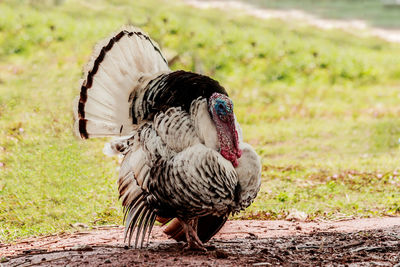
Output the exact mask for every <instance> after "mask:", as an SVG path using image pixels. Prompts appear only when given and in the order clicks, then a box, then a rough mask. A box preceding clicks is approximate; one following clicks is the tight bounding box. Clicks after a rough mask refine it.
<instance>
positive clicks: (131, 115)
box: [74, 27, 261, 247]
mask: <svg viewBox="0 0 400 267" xmlns="http://www.w3.org/2000/svg"><path fill="white" fill-rule="evenodd" d="M215 94H218V95H220V96H221V99H225V98H227V93H226V91H225V89H224V88H223V87H222V86H221V85H220V84H219V83H218V82H217V81H215V80H213V79H211V78H209V77H207V76H203V75H200V74H196V73H191V72H185V71H174V72H173V71H171V70H170V69H169V68H168V65H167V62H166V60H165V58H164V56H163V55H162V53H161V51H160V48H159V47H158V45H157V44H156V43H155V42H154V41H153V40H151V39H150V38H149V37H148V35H146V34H145V33H144V32H143V31H141V30H140V29H137V28H133V27H126V28H123V29H121V30H120V31H119V32H117V33H115V34H114V35H112V36H111V37H110V38H108V39H106V40H104V41H102V42H101V43H100V44H99V45H97V46H96V48H95V52H94V54H93V56H92V59H91V60H90V62H89V63H88V65H87V68H86V71H85V77H84V80H83V81H82V86H81V92H80V96H79V97H78V98H77V100H76V101H75V104H74V114H75V126H74V129H75V132H76V134H77V135H78V136H79V137H81V138H82V139H87V138H92V137H100V136H108V137H116V138H117V139H115V140H113V141H111V142H110V143H108V144H106V147H105V149H104V150H105V152H107V153H111V154H120V155H122V156H123V161H122V163H121V168H120V174H119V180H118V185H119V194H120V199H121V201H122V205H123V207H124V210H125V218H124V219H125V225H126V227H125V240H127V242H128V243H129V244H130V243H131V242H132V240H133V243H134V244H135V247H137V246H139V247H142V246H143V244H144V241H145V239H146V235H147V238H148V237H149V235H150V232H151V230H152V227H153V225H154V222H155V221H156V220H157V219H158V220H160V221H161V218H166V219H164V220H163V221H164V222H166V221H171V220H172V222H171V223H170V224H169V226H168V227H167V229H166V232H167V234H169V235H170V236H171V237H172V238H175V239H177V240H182V239H183V240H184V239H186V238H190V239H192V241H191V242H192V243H190V242H189V241H190V240H187V241H188V242H189V245H190V244H192V245H193V244H197V246H198V247H202V243H201V242H206V241H207V240H209V239H210V238H211V237H212V236H213V235H214V234H215V233H216V232H217V231H218V230H219V229H220V228H221V227H222V226H223V225H224V223H225V222H226V220H227V218H228V216H229V215H230V214H232V213H236V212H239V211H240V210H243V209H245V208H246V207H248V206H249V205H250V204H251V203H252V201H253V200H254V198H255V197H256V195H257V192H258V191H259V189H260V181H261V164H260V159H259V157H258V156H257V154H256V152H255V151H254V149H253V148H252V147H251V146H250V145H248V144H246V143H243V139H242V136H241V130H240V126H239V124H238V123H237V121H236V120H235V119H234V120H235V122H234V123H233V125H234V126H232V127H234V128H236V130H235V132H236V134H233V135H232V137H231V138H236V139H237V142H238V148H237V149H239V148H240V151H241V156H240V155H239V156H238V157H240V158H238V161H237V162H235V161H232V162H231V159H230V157H228V156H226V155H225V156H223V155H222V154H223V153H221V149H222V145H221V140H222V139H221V140H220V139H219V138H226V137H224V136H222V137H221V132H219V131H221V129H220V128H218V127H219V126H218V125H217V124H216V122H215V120H214V119H213V117H212V115H211V113H212V108H213V107H211V106H210V105H211V104H210V103H211V102H210V101H211V100H210V99H212V98H213V97H214V96H215ZM232 116H233V118H234V115H232ZM232 120H233V119H232ZM235 135H237V136H238V137H235ZM236 139H235V140H236ZM224 140H225V139H224ZM238 151H239V150H238ZM174 218H175V219H174ZM188 229H189V230H188ZM193 231H195V232H196V231H197V233H194V232H193ZM185 234H186V236H185ZM196 242H197V243H196Z"/></svg>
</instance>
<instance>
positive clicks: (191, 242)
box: [180, 219, 207, 252]
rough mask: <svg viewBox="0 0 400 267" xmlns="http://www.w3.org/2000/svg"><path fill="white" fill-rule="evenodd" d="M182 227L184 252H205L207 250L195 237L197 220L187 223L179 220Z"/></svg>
mask: <svg viewBox="0 0 400 267" xmlns="http://www.w3.org/2000/svg"><path fill="white" fill-rule="evenodd" d="M180 221H181V224H182V225H183V230H184V231H185V235H186V241H187V245H186V247H185V248H184V250H185V251H188V250H199V251H204V252H206V251H207V249H206V248H205V247H204V244H203V242H201V240H200V239H199V237H198V236H197V232H196V228H197V219H194V220H193V219H192V220H189V221H183V220H180Z"/></svg>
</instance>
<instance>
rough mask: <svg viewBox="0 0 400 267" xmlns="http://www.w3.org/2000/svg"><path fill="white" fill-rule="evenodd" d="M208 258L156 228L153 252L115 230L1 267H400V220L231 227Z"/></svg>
mask: <svg viewBox="0 0 400 267" xmlns="http://www.w3.org/2000/svg"><path fill="white" fill-rule="evenodd" d="M206 245H207V250H208V251H207V252H198V251H184V250H183V247H184V244H183V243H177V242H175V241H172V240H168V239H167V237H166V236H165V235H164V234H163V232H162V229H161V227H157V226H156V227H155V228H154V230H153V233H152V235H151V237H150V243H149V245H148V247H147V248H144V249H134V248H130V247H127V246H125V244H124V240H123V227H121V226H114V227H113V226H108V227H103V228H99V229H97V230H90V231H83V232H82V231H81V232H76V233H72V234H60V235H52V236H45V237H39V238H29V239H24V240H19V241H17V242H16V243H13V244H0V255H1V256H3V258H2V261H3V262H2V263H0V266H67V265H68V266H82V265H83V266H157V265H159V266H230V265H232V264H235V265H237V266H277V265H283V266H289V265H290V266H318V265H323V266H338V265H339V266H397V267H399V266H400V217H388V218H380V219H376V218H371V219H357V220H348V221H336V222H291V221H229V222H228V223H227V224H226V225H225V226H224V227H223V229H222V230H221V232H220V233H219V234H217V235H216V236H215V237H214V238H213V239H212V240H211V241H210V242H208V243H207V244H206Z"/></svg>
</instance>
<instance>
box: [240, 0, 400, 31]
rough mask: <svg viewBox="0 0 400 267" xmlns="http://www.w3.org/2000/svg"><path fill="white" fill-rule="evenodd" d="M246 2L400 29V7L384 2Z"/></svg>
mask: <svg viewBox="0 0 400 267" xmlns="http://www.w3.org/2000/svg"><path fill="white" fill-rule="evenodd" d="M244 2H248V3H252V4H255V5H257V6H260V7H265V8H272V9H299V10H303V11H306V12H308V13H311V14H314V15H317V16H319V17H324V18H330V19H345V20H351V19H359V20H365V21H366V22H367V23H369V24H370V25H372V26H377V27H384V28H400V5H390V4H385V3H384V1H382V0H320V1H316V0H301V1H297V0H244ZM386 2H387V3H393V2H394V1H391V0H387V1H386Z"/></svg>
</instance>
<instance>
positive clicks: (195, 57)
mask: <svg viewBox="0 0 400 267" xmlns="http://www.w3.org/2000/svg"><path fill="white" fill-rule="evenodd" d="M126 23H133V24H135V25H140V26H141V27H142V28H144V29H145V30H146V31H147V32H149V33H150V35H151V36H152V37H153V38H154V39H155V40H156V41H157V42H159V43H160V45H161V46H162V47H163V50H165V51H166V54H167V55H168V57H173V56H174V55H179V57H178V59H177V60H176V61H175V63H174V64H173V66H172V69H185V70H192V71H199V72H203V73H205V74H207V75H210V76H212V77H214V78H215V79H217V80H219V81H220V82H221V83H222V84H223V85H224V86H225V87H226V88H227V89H228V91H229V93H230V95H231V97H232V99H233V100H234V102H235V109H236V111H235V112H236V114H237V116H238V119H239V121H240V122H241V124H242V126H243V130H244V133H245V139H246V141H248V142H249V143H251V144H252V145H254V146H255V147H256V149H257V151H258V153H259V154H260V155H261V157H262V161H263V184H262V191H261V193H260V195H259V197H258V198H257V200H256V202H255V203H254V205H253V206H252V207H251V208H249V209H248V210H247V211H246V212H244V213H242V214H241V215H240V216H239V217H241V218H260V219H264V218H283V217H285V216H286V215H287V214H288V213H289V212H290V210H291V209H298V210H301V211H304V212H306V213H307V214H308V215H309V218H310V219H314V218H325V219H329V218H338V217H343V216H362V217H365V216H383V215H399V214H400V206H399V203H400V193H399V192H400V174H399V172H400V170H399V167H398V165H399V164H398V162H399V160H398V159H399V156H400V147H399V140H398V139H399V137H400V119H399V115H400V105H399V104H398V103H399V100H400V94H399V88H400V80H399V78H400V46H399V45H395V44H389V43H385V42H383V41H380V40H378V39H358V38H356V37H354V36H351V35H349V34H346V33H343V32H341V31H321V30H318V29H315V28H311V27H305V26H297V25H292V24H287V23H282V22H281V21H274V20H268V21H259V20H256V19H254V18H251V17H246V16H242V15H241V14H239V13H231V14H225V15H223V14H221V13H218V11H213V10H207V11H200V10H195V9H192V8H188V7H184V6H181V5H179V4H171V3H170V2H168V4H167V3H166V2H163V1H157V0H151V1H147V0H146V1H145V0H142V1H135V2H132V1H128V0H114V1H105V0H93V1H90V2H85V3H83V2H81V1H77V0H69V1H64V2H63V1H44V0H43V1H39V0H37V1H11V0H10V1H2V2H0V162H1V167H0V176H1V177H0V240H2V241H6V242H7V241H11V240H15V239H16V238H20V237H24V236H32V235H39V234H48V233H54V232H61V231H69V230H71V226H70V225H71V224H74V223H76V222H81V223H85V224H87V225H89V226H95V225H99V224H110V223H112V224H114V223H118V224H120V223H122V216H121V215H122V211H121V208H120V203H119V202H118V194H117V187H116V180H117V167H118V162H117V159H115V158H107V157H105V156H103V154H102V146H103V143H104V141H105V140H89V141H87V142H81V141H78V140H77V139H75V138H74V137H73V135H72V111H71V107H72V100H73V98H74V97H75V96H76V95H77V94H78V93H79V82H78V81H79V79H80V77H81V70H82V66H83V65H84V64H85V62H86V61H87V60H88V59H89V56H90V54H91V50H92V47H93V46H94V44H95V43H96V42H97V41H99V40H100V39H102V38H103V37H105V36H108V34H109V33H110V32H112V31H114V30H116V29H118V28H119V27H120V26H121V25H122V24H126Z"/></svg>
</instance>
